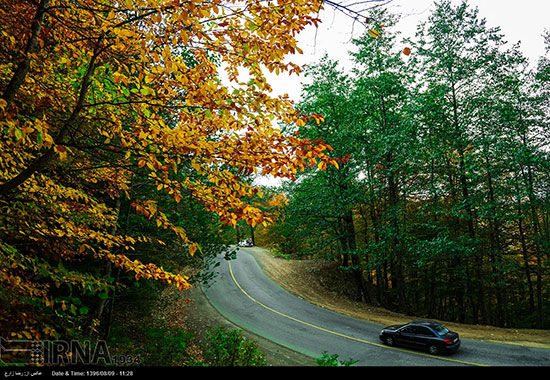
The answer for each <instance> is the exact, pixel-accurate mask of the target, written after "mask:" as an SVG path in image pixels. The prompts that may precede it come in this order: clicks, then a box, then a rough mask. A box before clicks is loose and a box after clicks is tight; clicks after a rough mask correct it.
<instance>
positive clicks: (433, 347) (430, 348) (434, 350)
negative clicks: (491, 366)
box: [428, 345, 439, 355]
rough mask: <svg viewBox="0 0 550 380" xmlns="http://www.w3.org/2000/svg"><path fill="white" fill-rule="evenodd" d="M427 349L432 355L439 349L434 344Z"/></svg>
mask: <svg viewBox="0 0 550 380" xmlns="http://www.w3.org/2000/svg"><path fill="white" fill-rule="evenodd" d="M428 351H429V352H430V354H432V355H437V354H438V353H439V349H438V348H437V346H434V345H431V346H430V347H428Z"/></svg>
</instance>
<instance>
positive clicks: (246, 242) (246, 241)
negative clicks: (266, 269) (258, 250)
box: [239, 238, 254, 247]
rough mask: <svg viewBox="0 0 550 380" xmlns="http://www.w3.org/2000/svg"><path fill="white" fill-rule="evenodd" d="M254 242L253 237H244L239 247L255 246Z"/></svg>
mask: <svg viewBox="0 0 550 380" xmlns="http://www.w3.org/2000/svg"><path fill="white" fill-rule="evenodd" d="M253 246H254V243H252V239H251V238H247V239H244V240H243V241H241V242H240V243H239V247H253Z"/></svg>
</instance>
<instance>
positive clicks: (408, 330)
mask: <svg viewBox="0 0 550 380" xmlns="http://www.w3.org/2000/svg"><path fill="white" fill-rule="evenodd" d="M401 332H404V333H407V334H410V333H414V327H413V326H405V327H403V328H402V329H401Z"/></svg>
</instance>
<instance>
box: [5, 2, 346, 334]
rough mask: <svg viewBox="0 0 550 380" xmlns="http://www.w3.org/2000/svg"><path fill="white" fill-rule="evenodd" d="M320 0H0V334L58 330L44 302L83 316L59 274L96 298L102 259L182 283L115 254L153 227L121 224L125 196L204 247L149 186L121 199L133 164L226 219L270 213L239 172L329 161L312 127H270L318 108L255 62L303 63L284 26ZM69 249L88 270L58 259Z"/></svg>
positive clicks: (285, 171)
mask: <svg viewBox="0 0 550 380" xmlns="http://www.w3.org/2000/svg"><path fill="white" fill-rule="evenodd" d="M321 5H322V4H321V2H320V1H318V0H292V1H287V0H278V1H257V0H245V1H221V0H212V1H198V0H192V1H182V0H121V1H106V0H75V1H69V2H67V1H60V0H35V1H32V0H5V1H3V2H2V3H1V4H0V94H1V98H0V133H1V137H0V146H1V149H0V226H1V227H0V282H1V284H2V286H1V289H0V308H1V310H2V313H1V315H0V326H2V328H1V329H0V335H10V336H13V337H27V338H31V337H32V338H41V337H49V336H56V334H58V332H56V331H55V328H54V326H56V322H54V321H49V322H48V320H50V319H51V318H53V317H50V316H54V315H57V316H58V317H62V318H67V319H69V321H68V323H72V324H74V323H76V322H75V321H76V320H77V319H78V318H79V317H87V316H88V308H87V307H86V305H84V304H82V303H81V302H80V301H79V302H71V300H73V301H74V298H69V297H62V296H60V295H59V294H60V291H59V289H60V288H61V287H63V286H65V287H67V286H68V287H70V288H71V289H73V288H78V289H80V290H79V292H80V293H81V294H86V295H88V296H101V297H104V295H105V294H108V293H109V292H110V291H111V290H112V288H113V286H114V285H113V283H112V279H109V277H108V276H102V275H101V273H100V272H101V271H100V270H99V268H103V267H104V266H105V265H107V264H108V265H109V266H110V265H112V266H114V267H115V268H120V269H122V270H123V271H126V272H131V273H134V274H135V278H136V279H140V278H147V279H160V280H163V281H166V282H167V283H172V284H175V285H176V286H177V287H178V288H179V289H186V288H188V287H189V286H190V285H189V282H188V279H187V278H185V277H184V276H181V275H179V274H174V273H170V272H168V271H166V270H164V269H163V268H162V267H159V266H157V265H154V264H151V263H149V264H147V263H145V261H146V258H145V259H144V260H141V261H140V260H137V259H136V260H132V259H130V258H129V257H128V256H127V253H128V252H131V251H132V250H133V249H134V246H135V244H136V242H140V241H145V240H147V241H149V242H152V241H151V238H150V237H147V236H141V235H140V236H131V234H119V233H118V231H117V226H118V223H119V211H120V199H121V198H122V199H126V200H130V201H131V206H132V207H133V212H134V213H137V214H141V215H143V217H144V218H145V219H146V220H148V221H149V222H150V223H152V224H153V225H156V226H157V227H158V228H163V229H166V230H168V231H171V232H173V238H174V239H179V241H180V242H181V244H182V245H186V246H187V247H188V251H189V253H190V254H191V255H193V254H194V253H196V252H197V251H199V250H200V247H199V246H198V244H196V243H195V242H194V241H191V240H190V239H189V238H188V236H187V234H186V231H185V230H184V229H183V228H182V227H181V226H178V225H176V224H174V223H172V222H171V221H170V220H169V218H168V217H167V215H166V212H165V211H163V210H162V209H161V208H159V207H158V204H157V203H156V202H155V200H154V199H153V198H151V199H133V198H131V195H130V194H131V192H132V190H133V186H134V183H133V181H134V180H135V177H136V173H137V172H140V173H141V175H142V176H144V177H145V178H146V179H147V181H148V182H149V184H151V185H153V187H154V188H155V189H156V190H157V191H158V192H161V193H163V194H168V195H169V196H170V197H171V198H172V199H173V202H174V204H177V203H178V202H180V201H182V199H184V198H186V197H192V198H194V199H196V200H198V201H199V202H200V203H201V204H202V205H203V206H204V208H205V209H207V210H208V211H210V212H212V213H215V214H216V215H217V216H218V217H219V219H220V220H221V222H222V223H225V224H228V225H233V226H234V225H236V223H237V221H238V220H246V222H247V223H249V224H251V225H253V226H254V225H256V224H259V223H266V222H269V219H268V218H267V217H266V216H265V215H264V214H263V213H262V212H261V211H260V210H259V209H258V208H255V207H253V206H251V205H250V204H249V203H248V202H247V199H248V198H250V197H252V196H253V195H254V194H255V193H256V192H257V191H258V190H257V189H255V188H253V187H251V186H250V185H248V184H247V183H245V182H243V181H242V180H241V178H240V176H241V175H249V174H251V173H262V174H271V175H273V176H276V177H286V178H291V179H292V178H294V175H295V174H296V173H297V172H298V171H300V170H303V169H304V168H305V167H307V166H312V165H316V166H319V168H321V169H323V168H325V167H326V165H327V164H328V165H331V164H333V165H334V164H336V162H335V161H334V160H333V159H331V158H330V157H329V156H328V155H327V154H326V153H327V149H329V148H330V147H329V146H327V145H326V144H324V143H323V142H322V141H317V142H316V143H313V142H311V141H308V140H307V139H300V138H299V137H297V136H286V135H283V134H282V132H280V130H279V129H278V128H276V124H277V123H287V124H288V123H298V124H302V123H304V122H305V121H307V120H312V119H314V120H316V121H317V122H322V118H321V117H320V116H319V115H298V114H297V113H296V111H295V110H294V109H293V106H292V103H291V102H290V101H289V100H288V99H285V98H280V97H273V96H270V95H269V93H270V86H269V84H268V83H267V81H266V78H265V76H264V73H265V72H266V70H268V71H270V72H276V73H280V72H291V73H293V72H296V73H297V72H299V70H300V69H299V67H298V66H296V65H294V64H292V63H289V62H288V61H287V60H286V58H287V56H288V55H289V54H293V53H300V49H299V47H298V46H297V45H296V39H295V37H296V35H297V33H299V32H300V31H301V30H302V29H303V28H304V27H306V26H307V25H310V24H316V23H317V22H318V20H317V19H316V14H317V12H318V10H319V9H320V7H321ZM243 77H244V78H246V79H243ZM184 168H185V171H184V170H183V169H184ZM190 172H192V173H193V175H188V173H190ZM184 174H185V175H184ZM163 243H164V242H162V241H160V242H158V244H163ZM75 262H87V263H88V264H91V266H88V267H87V268H98V270H93V269H91V270H88V271H82V270H78V269H74V267H72V266H68V265H65V264H67V263H75ZM64 263H65V264H64ZM44 311H46V313H45V314H43V316H42V317H40V318H39V317H37V315H38V314H42V313H43V312H44ZM48 313H49V314H48ZM14 315H18V316H19V318H18V319H17V321H15V322H14V320H13V316H14ZM10 316H11V318H10ZM53 319H55V318H53ZM78 320H80V319H78ZM50 322H51V323H50ZM88 323H89V324H91V325H93V323H94V322H93V321H92V322H89V321H88ZM8 328H9V331H8V330H6V329H8Z"/></svg>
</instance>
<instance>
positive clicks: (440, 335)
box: [380, 320, 460, 355]
mask: <svg viewBox="0 0 550 380" xmlns="http://www.w3.org/2000/svg"><path fill="white" fill-rule="evenodd" d="M380 340H381V341H382V342H384V343H385V344H387V345H388V346H394V345H395V346H407V347H411V348H416V349H421V350H427V351H428V352H429V353H430V354H432V355H437V354H442V353H454V352H456V351H458V348H459V347H460V338H459V336H458V334H457V333H455V332H453V331H450V330H449V329H448V328H446V327H445V326H443V325H442V324H440V323H437V322H434V321H426V320H416V321H412V322H410V323H407V324H404V325H393V326H388V327H384V328H383V329H382V331H380Z"/></svg>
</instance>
